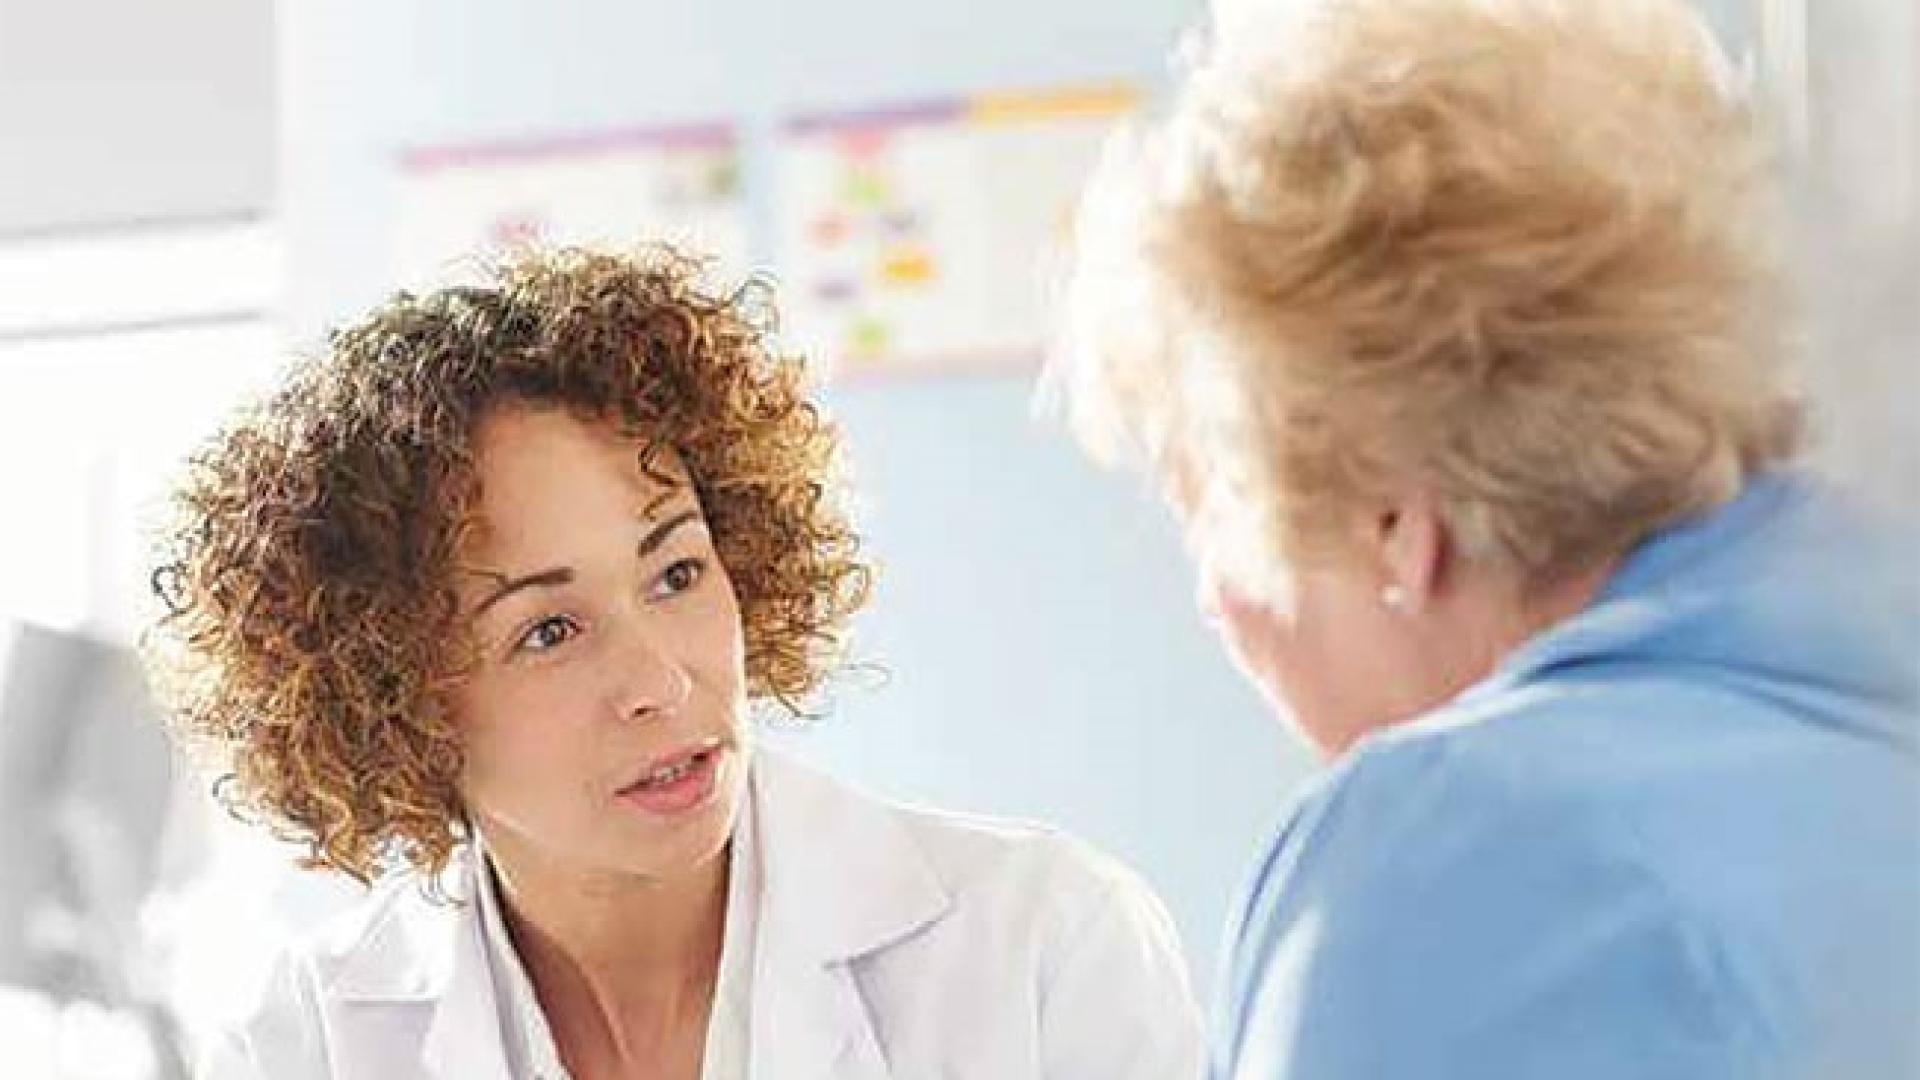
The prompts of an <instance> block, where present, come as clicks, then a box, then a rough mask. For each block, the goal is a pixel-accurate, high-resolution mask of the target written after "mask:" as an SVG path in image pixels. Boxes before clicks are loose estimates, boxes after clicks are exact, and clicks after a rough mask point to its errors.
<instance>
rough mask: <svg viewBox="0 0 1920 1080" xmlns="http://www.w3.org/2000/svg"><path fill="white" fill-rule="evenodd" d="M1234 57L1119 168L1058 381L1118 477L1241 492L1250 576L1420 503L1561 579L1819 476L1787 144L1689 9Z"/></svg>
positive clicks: (1277, 28)
mask: <svg viewBox="0 0 1920 1080" xmlns="http://www.w3.org/2000/svg"><path fill="white" fill-rule="evenodd" d="M1269 7H1271V5H1269ZM1228 29H1231V31H1232V32H1231V33H1224V32H1223V33H1220V34H1219V35H1217V36H1216V38H1215V39H1214V40H1212V41H1211V42H1208V43H1205V44H1204V46H1203V48H1202V51H1201V52H1200V53H1199V55H1198V57H1197V63H1196V66H1195V68H1194V70H1193V71H1192V73H1191V76H1190V78H1189V79H1188V80H1187V81H1186V83H1185V85H1184V86H1183V88H1182V89H1181V91H1180V93H1179V95H1178V97H1177V100H1176V101H1175V102H1174V104H1173V106H1172V108H1171V112H1170V115H1168V116H1167V117H1166V118H1165V119H1164V121H1163V122H1161V123H1160V124H1158V126H1156V127H1152V128H1148V129H1146V130H1136V131H1133V132H1130V133H1127V134H1125V135H1124V136H1123V137H1122V138H1120V139H1118V140H1117V141H1116V142H1115V143H1114V144H1113V145H1112V146H1111V147H1110V148H1109V152H1108V154H1107V157H1106V158H1105V160H1104V161H1103V162H1102V164H1101V166H1100V168H1099V170H1098V171H1097V174H1096V176H1095V179H1094V181H1093V183H1092V185H1091V186H1090V188H1089V190H1088V193H1087V195H1086V197H1085V199H1084V201H1083V204H1082V211H1081V215H1080V220H1079V227H1078V229H1077V235H1076V250H1075V257H1074V260H1073V263H1072V266H1071V270H1070V273H1069V276H1068V278H1067V281H1066V321H1065V333H1064V335H1063V338H1062V341H1061V347H1060V348H1059V349H1058V350H1057V351H1056V354H1055V356H1054V357H1053V358H1052V360H1051V363H1050V370H1049V372H1048V375H1047V385H1048V387H1049V388H1050V392H1051V393H1052V394H1053V395H1054V398H1053V400H1054V403H1055V405H1056V406H1064V409H1065V411H1066V412H1067V414H1068V418H1069V421H1070V422H1071V424H1072V425H1073V427H1074V428H1075V430H1076V431H1077V433H1078V434H1079V435H1080V436H1081V438H1082V440H1083V442H1085V443H1086V444H1087V445H1088V446H1089V447H1090V448H1091V449H1092V450H1093V451H1094V452H1095V453H1096V454H1097V455H1099V456H1102V457H1108V458H1111V457H1114V456H1130V457H1139V458H1145V459H1147V460H1148V462H1149V467H1150V468H1155V469H1158V470H1162V471H1164V472H1165V473H1167V474H1169V475H1171V476H1173V477H1174V478H1175V479H1176V481H1177V483H1178V485H1179V486H1181V487H1185V488H1189V489H1191V488H1193V487H1195V486H1196V485H1205V486H1207V487H1208V488H1209V489H1210V490H1211V495H1210V496H1206V497H1202V496H1200V495H1198V494H1197V493H1196V492H1194V491H1192V490H1188V491H1187V492H1185V494H1184V496H1183V501H1189V502H1195V503H1204V504H1205V505H1206V506H1208V507H1210V508H1211V510H1210V511H1209V514H1210V515H1211V516H1210V518H1209V523H1210V525H1212V526H1213V527H1212V528H1209V529H1204V530H1201V532H1203V533H1207V534H1209V535H1211V537H1212V540H1211V541H1209V542H1211V543H1213V544H1215V545H1216V550H1215V551H1214V552H1213V557H1214V558H1216V560H1217V561H1218V562H1219V563H1220V564H1221V565H1222V568H1223V570H1224V571H1225V572H1227V573H1230V574H1233V575H1234V576H1236V577H1238V578H1239V579H1241V580H1242V581H1243V583H1245V584H1248V585H1250V586H1253V587H1258V585H1259V581H1258V579H1261V578H1263V577H1267V576H1269V575H1271V574H1273V573H1275V572H1276V560H1281V561H1285V560H1291V559H1294V558H1297V557H1300V556H1303V555H1305V556H1310V555H1313V554H1315V553H1316V552H1319V551H1321V550H1323V549H1324V548H1325V547H1326V541H1327V540H1329V539H1330V538H1331V537H1332V535H1333V534H1334V533H1335V532H1336V531H1337V529H1338V527H1339V523H1340V522H1342V521H1343V520H1345V517H1344V512H1345V511H1349V510H1352V509H1355V508H1358V507H1360V506H1363V505H1365V504H1366V503H1367V501H1368V500H1374V499H1381V498H1386V497H1389V496H1391V495H1392V494H1393V493H1394V492H1396V491H1399V490H1404V489H1405V488H1408V487H1417V488H1419V489H1421V490H1424V491H1426V492H1428V493H1430V494H1431V495H1433V496H1434V497H1435V498H1436V500H1437V502H1438V504H1439V505H1440V507H1441V511H1442V513H1443V515H1444V516H1445V518H1446V520H1447V522H1448V524H1449V527H1450V529H1451V531H1452V532H1453V534H1454V537H1455V539H1456V541H1457V542H1458V543H1459V545H1460V548H1461V550H1462V551H1463V553H1464V554H1466V555H1467V556H1469V557H1471V558H1474V559H1478V560H1481V561H1482V562H1483V563H1485V564H1488V565H1492V566H1495V567H1497V568H1500V569H1502V570H1505V571H1509V572H1511V573H1512V574H1513V575H1514V576H1515V577H1517V578H1518V579H1520V580H1522V581H1525V582H1539V581H1542V580H1545V579H1550V578H1552V577H1553V576H1554V575H1555V574H1557V573H1559V572H1562V571H1564V570H1567V569H1569V568H1572V567H1575V566H1579V565H1584V564H1587V563H1589V562H1590V561H1592V560H1594V559H1596V558H1600V557H1604V556H1605V555H1608V554H1611V553H1614V552H1617V551H1619V550H1621V549H1623V548H1624V547H1625V546H1627V545H1629V544H1631V543H1632V542H1633V541H1634V540H1636V539H1637V538H1639V537H1641V536H1644V535H1646V534H1647V533H1649V532H1651V531H1653V530H1655V529H1658V528H1659V527H1661V526H1662V525H1665V524H1667V523H1670V522H1672V521H1674V520H1676V519H1678V518H1680V517H1682V516H1685V515H1687V514H1690V513H1693V512H1696V511H1699V510H1701V509H1704V508H1706V507H1708V506H1711V505H1713V504H1715V503H1717V502H1720V501H1722V500H1724V499H1726V498H1728V497H1730V496H1731V494H1732V493H1733V492H1734V491H1735V490H1737V489H1738V487H1739V486H1740V484H1741V483H1742V480H1743V478H1744V477H1745V476H1746V475H1748V474H1749V473H1751V472H1753V471H1755V470H1758V469H1761V468H1763V467H1765V466H1766V465H1768V464H1769V463H1772V462H1776V461H1779V460H1782V459H1784V458H1786V457H1788V456H1790V455H1791V454H1792V453H1793V452H1794V450H1795V447H1796V443H1797V438H1798V436H1797V431H1798V424H1797V408H1796V405H1795V402H1794V398H1793V394H1792V393H1791V392H1790V391H1789V389H1788V388H1787V386H1786V383H1785V380H1784V378H1783V367H1784V365H1783V360H1784V358H1785V353H1786V350H1785V348H1784V347H1783V346H1784V345H1785V343H1786V342H1787V340H1788V331H1787V328H1786V325H1785V323H1784V321H1783V318H1782V315H1781V305H1780V296H1779V289H1778V287H1777V277H1778V275H1777V274H1776V271H1775V266H1774V263H1775V254H1774V252H1773V251H1772V249H1771V246H1770V245H1771V241H1772V238H1773V236H1774V228H1773V224H1774V223H1773V216H1774V207H1773V206H1772V199H1771V192H1770V187H1769V185H1768V183H1767V182H1766V168H1765V166H1766V162H1765V160H1764V154H1763V145H1762V141H1761V140H1760V139H1758V138H1757V137H1756V134H1755V125H1754V124H1753V123H1752V119H1751V117H1750V116H1749V115H1748V114H1747V111H1746V110H1745V108H1744V107H1743V106H1742V105H1741V104H1740V102H1739V100H1738V95H1737V93H1736V92H1735V88H1734V87H1733V86H1732V85H1731V79H1730V77H1729V75H1728V73H1727V71H1726V69H1725V67H1724V66H1723V65H1722V64H1721V63H1720V60H1719V56H1718V54H1717V52H1716V51H1715V50H1714V48H1713V47H1712V44H1711V41H1710V38H1709V36H1708V35H1707V33H1706V31H1705V29H1704V28H1703V27H1702V26H1701V24H1700V23H1699V22H1698V21H1697V20H1696V18H1695V17H1694V16H1693V15H1692V14H1691V13H1690V12H1689V11H1687V10H1686V8H1685V7H1684V6H1683V5H1682V4H1681V3H1679V2H1678V0H1608V2H1605V3H1595V2H1589V0H1323V2H1318V3H1312V4H1308V5H1304V6H1303V5H1289V6H1287V9H1286V10H1285V11H1281V12H1277V13H1275V12H1269V14H1267V15H1265V16H1262V17H1260V18H1257V19H1254V20H1252V21H1249V22H1246V23H1244V24H1241V25H1235V26H1232V27H1229V28H1228Z"/></svg>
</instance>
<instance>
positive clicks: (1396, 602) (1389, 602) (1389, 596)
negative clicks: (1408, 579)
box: [1380, 585, 1407, 611]
mask: <svg viewBox="0 0 1920 1080" xmlns="http://www.w3.org/2000/svg"><path fill="white" fill-rule="evenodd" d="M1380 602H1381V603H1382V604H1385V605H1386V606H1388V607H1390V608H1392V609H1393V610H1395V611H1399V610H1400V609H1402V608H1404V607H1406V606H1407V590H1406V587H1405V586H1402V585H1388V586H1387V587H1385V588H1383V589H1381V590H1380Z"/></svg>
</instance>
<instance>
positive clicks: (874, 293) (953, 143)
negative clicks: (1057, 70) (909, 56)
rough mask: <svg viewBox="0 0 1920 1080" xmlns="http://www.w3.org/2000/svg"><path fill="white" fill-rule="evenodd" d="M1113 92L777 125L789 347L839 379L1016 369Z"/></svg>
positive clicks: (1120, 107) (1033, 340)
mask: <svg viewBox="0 0 1920 1080" xmlns="http://www.w3.org/2000/svg"><path fill="white" fill-rule="evenodd" d="M1136 101H1137V95H1136V93H1135V92H1134V90H1133V89H1132V88H1130V87H1126V86H1099V87H1083V88H1076V89H1068V90H1053V91H1047V92H1042V93H1029V94H999V95H987V96H982V97H976V98H971V99H959V100H950V101H938V102H925V103H919V104H912V105H903V106H898V107H892V108H881V109H871V110H864V111H857V112H854V111H850V112H844V113H833V114H819V115H808V116H802V117H798V118H795V119H794V120H792V121H790V122H789V123H788V124H787V125H786V127H785V130H784V138H783V140H782V141H783V147H782V155H781V170H780V172H781V198H780V213H779V215H778V218H779V220H780V223H781V232H782V235H781V237H780V246H779V251H780V283H781V303H782V306H783V313H784V318H785V325H786V327H787V331H788V333H787V337H788V338H789V341H790V342H791V343H792V344H793V345H794V346H796V347H798V348H799V349H801V350H802V351H804V352H806V353H808V354H809V355H810V356H812V357H814V358H816V360H817V361H819V362H821V363H823V364H824V365H825V367H826V369H827V370H828V371H829V372H831V373H832V374H833V376H834V377H836V378H841V377H855V378H857V377H860V376H864V375H871V374H923V373H928V372H937V371H956V370H958V371H968V370H995V369H1016V368H1020V367H1025V366H1029V365H1031V364H1032V363H1033V362H1034V361H1035V360H1036V359H1037V358H1038V356H1039V354H1040V351H1041V350H1042V349H1043V348H1044V345H1045V340H1046V336H1047V333H1048V329H1049V323H1048V315H1047V311H1046V303H1045V298H1046V293H1045V287H1044V286H1045V264H1046V261H1047V258H1048V257H1049V255H1050V254H1051V253H1053V252H1055V251H1057V250H1058V247H1059V241H1060V240H1061V239H1062V238H1063V237H1064V235H1065V231H1066V229H1067V227H1068V224H1069V222H1070V220H1071V216H1072V211H1073V205H1074V202H1075V200H1076V198H1077V197H1078V194H1079V190H1080V187H1081V185H1082V184H1083V183H1084V182H1085V179H1086V176H1087V173H1088V172H1089V170H1090V169H1091V168H1092V166H1093V164H1094V162H1095V160H1096V159H1097V157H1098V155H1099V151H1100V147H1101V145H1102V143H1103V142H1104V140H1105V138H1106V136H1107V134H1108V132H1109V131H1110V130H1111V129H1112V126H1113V124H1114V121H1115V120H1116V119H1118V118H1119V117H1121V116H1122V115H1123V114H1125V113H1126V112H1128V111H1129V110H1131V109H1132V108H1133V107H1134V106H1135V104H1136Z"/></svg>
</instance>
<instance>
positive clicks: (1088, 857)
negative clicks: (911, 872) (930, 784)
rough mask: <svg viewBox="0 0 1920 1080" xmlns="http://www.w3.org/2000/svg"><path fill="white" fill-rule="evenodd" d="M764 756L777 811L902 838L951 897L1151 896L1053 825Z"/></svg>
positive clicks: (1067, 899)
mask: <svg viewBox="0 0 1920 1080" xmlns="http://www.w3.org/2000/svg"><path fill="white" fill-rule="evenodd" d="M764 760H765V766H764V771H765V772H766V773H767V774H768V775H769V777H770V780H771V784H772V786H774V787H775V788H777V793H776V795H775V799H776V800H777V801H779V802H781V803H784V804H785V805H784V806H783V808H782V810H781V811H780V812H785V811H786V810H792V809H793V805H792V804H793V803H796V802H797V803H800V804H801V808H800V810H799V813H800V814H802V815H807V816H817V817H819V818H821V819H835V818H837V819H839V820H840V821H841V822H842V823H843V825H845V826H850V828H848V829H847V832H846V833H845V835H860V834H862V833H865V832H866V831H867V830H869V829H881V830H884V831H885V832H887V833H890V834H892V835H894V836H896V837H899V838H901V839H903V840H905V841H906V842H907V843H909V844H910V845H911V846H912V847H913V849H914V850H916V851H917V852H918V854H919V855H920V856H921V858H922V859H923V860H924V861H925V863H926V864H927V865H928V867H929V868H930V869H931V870H932V871H933V873H934V874H935V875H936V876H937V877H938V878H939V879H940V881H941V882H942V884H943V885H944V887H945V889H946V891H947V892H948V893H949V894H950V895H953V896H956V897H972V898H981V897H985V896H988V895H1005V896H1020V897H1027V898H1031V897H1033V896H1046V897H1048V898H1049V899H1050V902H1051V903H1053V904H1061V905H1067V906H1070V907H1075V908H1083V909H1084V908H1086V907H1089V906H1094V905H1098V904H1101V903H1104V902H1109V901H1110V900H1111V899H1112V898H1113V897H1114V896H1115V895H1116V894H1123V895H1143V896H1145V897H1147V898H1149V899H1150V900H1151V898H1152V893H1151V890H1150V889H1149V888H1148V887H1147V885H1146V883H1145V882H1144V881H1143V880H1142V878H1141V877H1140V875H1139V874H1138V873H1136V872H1135V871H1134V870H1133V869H1132V868H1130V867H1128V866H1127V865H1126V864H1125V863H1123V862H1121V861H1120V860H1119V859H1117V858H1114V857H1113V856H1111V855H1109V854H1107V853H1106V852H1104V851H1102V850H1100V849H1099V848H1097V847H1095V846H1094V845H1093V844H1090V843H1088V842H1087V841H1085V840H1082V839H1080V838H1079V837H1076V836H1074V835H1072V834H1071V833H1069V832H1067V831H1065V830H1064V829H1062V828H1060V827H1058V826H1055V825H1049V824H1045V823H1041V822H1036V821H1030V820H1023V819H1020V818H1015V817H1007V816H999V815H993V814H984V813H975V812H968V811H962V810H954V809H947V808H940V807H933V806H928V805H925V804H922V803H918V802H914V801H909V800H902V799H897V798H892V797H888V796H883V795H878V794H875V793H873V792H871V791H868V790H865V789H863V788H862V787H860V786H859V785H857V784H855V783H852V782H849V781H846V780H842V779H839V778H837V777H834V776H831V775H829V774H827V773H825V772H822V771H820V770H818V769H815V768H813V767H812V766H810V765H807V764H805V763H803V762H801V761H799V760H797V759H795V758H793V757H791V756H789V755H786V754H780V753H775V754H770V755H767V756H766V758H765V759H764ZM782 796H785V798H784V799H783V798H781V797H782ZM828 831H833V829H832V827H831V826H829V827H828ZM1152 903H1153V904H1155V905H1157V904H1158V901H1157V900H1152Z"/></svg>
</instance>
